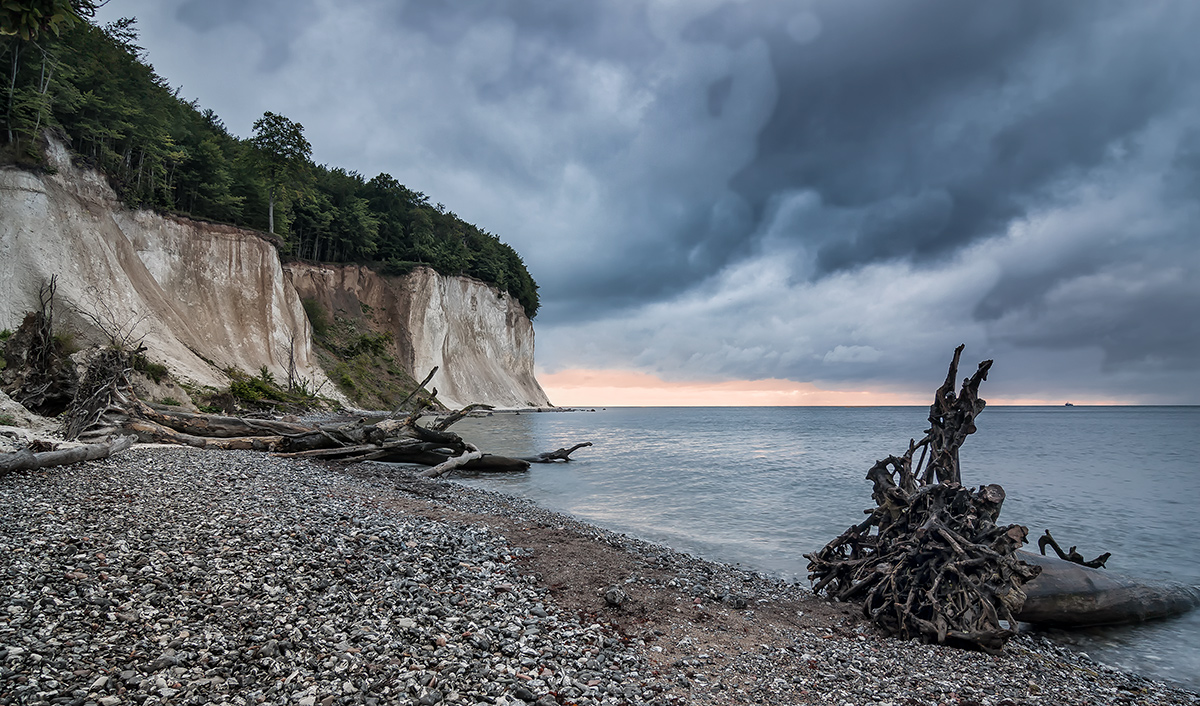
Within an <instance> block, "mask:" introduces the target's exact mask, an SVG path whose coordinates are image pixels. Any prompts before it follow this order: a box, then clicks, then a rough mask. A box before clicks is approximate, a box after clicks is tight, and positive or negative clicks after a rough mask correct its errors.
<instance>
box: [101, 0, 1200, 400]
mask: <svg viewBox="0 0 1200 706" xmlns="http://www.w3.org/2000/svg"><path fill="white" fill-rule="evenodd" d="M125 2H126V6H140V7H141V10H140V11H138V10H134V11H126V10H123V9H122V10H119V11H121V12H130V13H131V14H132V13H136V14H139V17H140V16H141V15H142V13H143V12H144V13H145V15H146V16H147V20H148V22H147V23H146V24H144V25H142V26H143V27H144V28H145V29H146V31H147V36H146V37H144V38H143V41H144V43H145V44H146V46H147V47H148V49H149V51H150V58H151V60H153V61H155V63H156V65H159V64H160V62H161V65H163V66H168V67H170V71H168V72H166V75H167V78H168V80H169V81H170V82H172V83H173V84H178V83H180V82H182V83H183V84H184V86H185V87H186V88H187V89H188V90H189V91H196V93H195V94H189V95H195V97H198V98H199V99H200V102H201V104H203V105H211V106H213V107H214V108H217V110H218V113H220V114H221V115H222V116H223V117H226V118H227V119H228V118H229V116H230V115H234V116H236V117H235V118H234V119H231V120H230V124H231V125H233V126H234V128H235V131H238V132H239V133H241V134H245V133H246V132H248V129H249V125H250V124H251V123H252V121H253V118H254V117H256V116H257V115H261V113H262V111H263V110H273V111H276V112H282V113H284V114H286V115H288V116H289V117H292V118H293V119H297V120H300V121H302V122H303V123H304V125H305V127H306V128H307V130H308V135H309V138H310V140H311V141H312V142H313V145H314V153H315V154H316V155H317V159H318V160H319V161H324V162H329V163H331V164H335V165H338V166H344V167H346V168H348V169H355V170H358V171H361V172H363V173H364V174H368V175H373V174H375V173H379V172H389V173H392V174H393V175H394V176H396V177H397V178H398V179H400V180H401V181H402V182H403V183H406V184H408V185H409V186H410V187H413V188H416V189H419V190H422V191H425V192H426V193H428V194H429V195H430V196H431V197H432V198H433V200H434V201H442V202H444V203H446V204H447V205H448V206H449V207H450V208H452V209H453V210H455V211H456V212H457V213H459V214H460V215H462V216H463V217H464V218H467V219H468V220H470V221H473V222H475V223H478V224H479V225H481V226H482V227H484V228H486V229H488V230H490V231H492V232H495V233H497V234H498V235H499V236H500V237H501V238H503V239H504V240H506V241H507V242H510V243H512V244H513V245H514V246H515V247H516V248H517V249H518V251H519V252H520V253H521V254H522V257H523V258H524V259H525V261H526V262H527V263H528V264H529V266H530V268H531V271H532V273H533V275H534V276H535V277H536V278H537V280H538V282H539V284H540V285H541V295H542V300H543V309H542V312H541V314H539V317H538V320H537V325H538V335H539V361H540V363H541V364H542V365H543V366H545V367H547V368H550V369H563V368H567V367H579V366H588V367H596V368H606V367H607V368H635V369H638V370H642V371H647V372H654V373H656V374H659V375H661V376H663V377H670V378H674V379H684V378H687V379H710V378H714V377H715V378H721V377H725V378H729V377H734V378H737V377H743V378H744V377H777V378H789V379H792V380H798V381H817V382H821V383H827V384H830V385H837V386H854V385H862V384H879V385H890V386H892V388H893V389H898V387H903V386H906V385H909V386H911V385H914V384H915V385H918V386H919V387H920V389H924V386H925V384H926V383H927V381H928V380H927V378H928V372H929V370H930V367H931V366H930V361H939V365H940V361H941V360H942V359H943V358H944V357H945V355H946V352H947V351H949V350H951V349H952V348H953V346H954V345H956V344H957V343H959V342H964V341H965V342H967V343H968V345H969V346H970V350H971V351H974V352H975V353H976V354H978V355H979V356H980V357H984V356H995V357H998V362H997V368H996V370H997V375H998V376H999V377H998V378H997V383H996V385H997V387H1002V386H1005V385H1007V386H1008V387H1006V388H1005V392H1004V394H1006V395H1010V396H1022V395H1023V396H1027V397H1029V396H1037V395H1040V394H1043V393H1045V394H1052V393H1053V394H1060V393H1059V392H1058V391H1059V390H1061V391H1062V393H1061V394H1063V395H1064V396H1065V395H1067V393H1069V392H1070V391H1071V390H1073V389H1081V388H1087V389H1090V390H1095V391H1096V394H1097V395H1104V394H1109V395H1118V394H1120V395H1126V397H1127V398H1128V399H1138V400H1142V401H1188V402H1200V331H1198V330H1197V326H1198V324H1197V323H1196V320H1197V317H1195V316H1194V315H1190V314H1189V310H1190V309H1191V308H1194V306H1195V302H1197V301H1200V289H1198V286H1200V285H1197V284H1195V283H1198V282H1200V247H1198V246H1197V242H1198V240H1200V236H1198V235H1197V233H1196V227H1195V226H1194V225H1193V224H1195V223H1197V222H1200V129H1197V128H1196V127H1195V115H1198V114H1200V78H1197V77H1200V49H1198V48H1197V42H1196V41H1195V37H1196V36H1197V35H1200V5H1197V4H1195V3H1191V2H1187V1H1185V0H1162V1H1156V0H1146V1H1144V2H1138V3H1128V2H1112V1H1110V0H1098V1H1096V2H1086V3H1084V2H1077V3H1068V2H1044V1H1035V0H1011V1H1006V2H990V3H963V2H952V1H950V0H940V1H939V0H879V1H870V2H868V1H866V0H744V1H742V2H727V3H722V2H720V0H689V1H688V2H649V1H648V0H578V1H574V2H557V1H552V0H539V1H534V0H499V1H497V2H469V1H467V0H451V1H449V2H388V1H384V0H355V1H354V2H345V3H333V2H332V1H331V0H304V2H303V3H299V4H296V3H282V2H277V1H275V0H264V1H262V2H232V1H231V0H208V1H204V2H201V1H200V0H160V1H155V2H152V1H151V0H125ZM112 11H113V12H117V11H118V10H112ZM180 23H182V25H181V24H180ZM260 45H261V46H260ZM213 48H217V49H216V50H214V49H213ZM206 50H207V51H206ZM255 64H257V65H255ZM214 77H215V78H214ZM222 101H224V102H223V103H222ZM238 128H240V130H239V129H238ZM1006 361H1007V363H1008V364H1007V365H1005V362H1006ZM933 367H937V366H933ZM1002 371H1003V373H1004V374H1003V375H1000V373H1001V372H1002ZM1004 380H1008V382H1004ZM1067 398H1068V399H1070V398H1075V399H1078V398H1079V396H1078V395H1070V396H1068V397H1067Z"/></svg>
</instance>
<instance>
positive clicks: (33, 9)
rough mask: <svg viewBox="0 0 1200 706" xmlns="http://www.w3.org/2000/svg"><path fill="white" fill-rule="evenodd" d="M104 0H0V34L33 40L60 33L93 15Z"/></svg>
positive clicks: (27, 40) (105, 0)
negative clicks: (45, 34)
mask: <svg viewBox="0 0 1200 706" xmlns="http://www.w3.org/2000/svg"><path fill="white" fill-rule="evenodd" d="M105 2H107V0H103V2H95V1H94V0H0V35H5V36H9V37H14V36H15V37H20V38H21V39H22V40H24V41H26V42H29V41H35V40H37V38H38V37H39V36H40V35H42V34H43V33H49V34H53V35H54V36H56V37H57V36H59V35H60V34H62V31H63V30H64V29H68V28H70V27H73V26H75V24H76V23H78V22H82V21H83V20H84V18H87V17H95V15H96V8H97V7H99V6H101V5H103V4H104V3H105Z"/></svg>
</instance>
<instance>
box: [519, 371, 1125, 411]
mask: <svg viewBox="0 0 1200 706" xmlns="http://www.w3.org/2000/svg"><path fill="white" fill-rule="evenodd" d="M537 377H538V381H539V382H541V384H542V389H544V390H545V391H546V394H547V395H548V396H549V397H550V401H551V402H553V403H554V404H555V405H558V406H559V407H887V406H911V405H918V406H924V405H928V404H929V403H930V401H931V397H932V391H931V392H928V393H925V394H920V395H914V394H909V393H903V392H889V391H883V390H825V389H821V388H819V387H817V386H816V385H813V384H812V383H807V382H795V381H793V380H778V379H768V380H727V381H723V382H700V381H684V382H670V381H666V380H662V379H660V378H658V377H656V376H654V375H648V374H646V373H637V372H632V371H628V370H584V369H572V370H562V371H559V372H557V373H540V374H538V376H537ZM987 399H988V402H989V403H990V404H994V405H1052V406H1059V405H1062V404H1063V402H1064V400H1045V399H1032V398H987ZM1081 403H1083V404H1098V405H1104V404H1129V403H1128V402H1120V401H1109V400H1105V401H1099V400H1081Z"/></svg>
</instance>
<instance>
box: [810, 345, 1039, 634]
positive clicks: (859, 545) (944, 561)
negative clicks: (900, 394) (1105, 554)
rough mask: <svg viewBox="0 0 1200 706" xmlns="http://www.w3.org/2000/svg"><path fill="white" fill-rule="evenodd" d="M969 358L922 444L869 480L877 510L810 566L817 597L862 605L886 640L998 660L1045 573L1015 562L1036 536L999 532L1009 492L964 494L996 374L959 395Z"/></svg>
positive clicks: (875, 469) (933, 411) (1011, 529)
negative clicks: (986, 392)
mask: <svg viewBox="0 0 1200 706" xmlns="http://www.w3.org/2000/svg"><path fill="white" fill-rule="evenodd" d="M962 351H963V346H959V347H958V348H956V349H955V351H954V358H953V360H952V361H951V363H950V370H949V373H948V374H947V376H946V381H945V382H944V383H943V384H942V386H941V387H940V388H938V390H937V393H936V394H935V398H934V402H933V405H932V406H931V407H930V410H929V423H930V427H929V429H928V430H926V432H925V436H924V438H922V439H921V441H919V442H917V441H914V440H910V441H909V447H908V450H907V451H906V452H905V453H904V454H903V455H901V456H888V457H887V458H886V459H884V460H882V461H878V462H877V463H876V464H875V465H874V466H872V467H871V469H870V470H869V471H868V472H867V476H866V477H867V480H870V481H871V482H872V483H873V485H874V489H873V491H872V498H873V499H874V500H875V504H876V506H875V507H874V508H870V509H868V510H865V511H864V512H866V514H867V518H866V519H865V520H863V521H862V522H860V523H859V524H857V525H855V526H853V527H850V528H849V529H847V530H846V531H845V532H844V533H842V534H841V535H840V536H839V537H837V538H836V539H834V540H833V541H832V542H830V543H829V544H827V545H826V546H825V547H824V548H822V549H821V550H820V551H817V552H813V553H811V554H806V555H805V557H806V558H807V559H808V560H809V565H808V570H809V579H810V580H811V581H813V582H814V587H813V590H814V591H815V592H817V593H824V594H825V595H827V596H829V597H831V598H834V599H836V600H839V601H851V600H854V601H861V603H862V611H863V614H864V615H865V616H866V617H868V618H869V619H870V620H871V621H872V623H874V624H875V625H876V626H877V627H878V628H879V629H880V630H881V631H883V632H884V633H885V634H888V635H894V636H898V637H901V638H905V639H908V638H920V639H921V640H923V641H925V642H936V643H939V644H947V645H954V646H960V647H969V648H975V649H980V650H984V651H986V652H992V653H995V652H999V651H1000V650H1002V649H1003V647H1004V644H1005V642H1007V641H1008V640H1009V639H1010V638H1011V637H1013V635H1015V634H1016V632H1015V628H1016V625H1017V621H1016V619H1015V617H1014V616H1015V615H1016V614H1017V613H1018V612H1020V609H1021V606H1022V605H1023V603H1024V602H1025V593H1024V592H1023V591H1022V589H1021V586H1022V585H1023V584H1025V583H1026V582H1028V581H1030V580H1031V579H1033V578H1034V577H1036V576H1037V575H1038V573H1039V572H1040V571H1041V569H1040V567H1037V566H1032V565H1030V564H1028V563H1025V562H1023V561H1021V560H1020V559H1019V558H1018V556H1017V554H1016V551H1017V549H1018V548H1019V547H1020V546H1021V545H1023V544H1024V543H1025V541H1026V537H1027V535H1028V530H1027V529H1026V528H1025V527H1023V526H1021V525H1015V524H1014V525H998V524H996V521H997V519H998V517H999V515H1000V509H1001V506H1002V505H1003V503H1004V497H1005V495H1004V489H1003V488H1002V487H1000V486H999V485H994V484H993V485H985V486H980V487H979V488H977V489H974V490H972V489H970V488H966V487H963V485H962V478H961V468H960V465H959V456H958V452H959V448H960V447H961V446H962V444H963V442H964V441H965V440H966V438H967V436H969V435H970V434H972V433H974V432H975V431H976V427H975V418H976V417H977V416H978V415H979V414H980V413H981V412H982V411H983V409H984V407H985V406H986V402H985V401H984V400H982V399H980V398H979V385H980V383H982V382H983V381H984V380H986V379H987V373H988V370H989V368H991V365H992V361H990V360H986V361H983V362H982V363H980V364H979V368H978V370H976V372H975V373H974V374H973V375H972V376H971V377H970V378H967V379H965V380H963V382H962V387H961V389H960V391H959V392H958V394H955V383H956V379H957V376H958V364H959V359H960V357H961V355H962ZM918 450H920V456H919V457H918V458H917V459H916V460H915V463H914V456H915V455H916V453H917V451H918Z"/></svg>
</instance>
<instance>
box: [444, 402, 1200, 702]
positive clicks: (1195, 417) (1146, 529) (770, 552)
mask: <svg viewBox="0 0 1200 706" xmlns="http://www.w3.org/2000/svg"><path fill="white" fill-rule="evenodd" d="M927 416H928V408H927V407H678V408H671V407H645V408H605V409H600V408H597V409H595V410H594V411H593V410H585V411H572V412H542V413H533V412H529V413H521V414H495V415H493V416H491V417H483V418H472V419H465V420H463V421H460V422H459V423H458V424H457V425H456V426H455V427H454V430H455V431H457V432H458V433H459V434H461V435H462V436H463V437H464V438H465V439H467V440H468V441H471V442H473V443H475V444H476V445H478V446H479V447H480V448H482V449H485V450H487V451H489V452H491V453H498V454H507V455H513V456H529V455H534V454H536V453H539V452H542V451H552V450H554V449H557V448H560V447H567V446H571V445H574V444H576V443H579V442H583V441H590V442H592V444H593V446H591V447H590V448H584V449H580V450H579V451H577V452H575V454H574V456H573V457H574V459H576V460H574V461H572V462H571V463H556V464H545V465H538V464H535V465H534V466H533V468H531V469H530V471H529V472H528V473H514V474H474V475H466V476H460V477H459V478H458V481H459V482H462V483H464V484H466V485H470V486H474V487H479V488H485V489H488V490H493V491H499V492H503V493H507V494H510V495H516V496H522V497H526V498H529V499H531V500H533V501H535V502H537V503H538V504H539V505H541V506H543V507H547V508H550V509H553V510H557V511H560V512H563V513H566V514H569V515H572V516H574V517H577V518H580V519H583V520H586V521H588V522H591V523H593V524H596V525H600V526H602V527H605V528H608V529H611V530H614V531H617V532H622V533H626V534H628V535H631V536H635V537H638V538H641V539H645V540H648V541H652V542H656V543H660V544H664V545H667V546H669V547H671V548H673V549H675V550H678V551H683V552H687V553H691V554H694V555H697V556H700V557H704V558H706V559H711V560H715V561H721V562H727V563H731V564H738V565H740V566H742V567H743V568H746V569H750V570H755V571H759V572H761V573H765V574H768V575H772V576H776V577H780V578H783V579H785V580H788V581H800V582H805V583H807V572H806V565H807V560H806V559H804V557H803V554H805V553H806V552H811V551H814V550H816V549H819V548H820V547H822V546H823V545H824V544H825V543H827V542H828V541H829V540H831V539H833V538H834V537H836V536H837V535H838V534H840V533H841V532H843V531H844V530H845V529H846V528H847V527H849V526H850V525H852V524H855V523H857V522H859V521H860V520H861V518H862V517H863V510H864V509H867V508H870V507H872V506H873V502H872V501H871V484H870V482H868V481H867V480H866V479H865V475H866V472H867V469H868V468H870V467H871V465H872V464H873V463H874V462H875V461H876V460H877V459H881V458H884V457H886V456H887V455H889V454H897V455H899V454H901V453H902V452H903V451H904V450H905V449H907V447H908V443H909V440H910V439H913V438H916V439H920V438H921V437H922V436H923V433H924V430H925V429H926V428H927V427H928V421H927ZM977 427H978V431H977V432H976V433H975V434H974V435H972V436H971V437H970V438H968V439H967V442H966V443H965V444H964V446H963V447H962V450H961V454H960V458H961V464H962V477H963V482H964V484H967V485H983V484H988V483H998V484H1000V485H1001V486H1003V487H1004V489H1005V492H1006V493H1007V500H1006V501H1005V503H1004V507H1003V511H1002V513H1001V515H1000V520H1001V521H1002V522H1005V523H1019V524H1022V525H1025V526H1026V527H1028V529H1029V536H1030V538H1031V539H1033V540H1034V541H1035V542H1036V538H1037V537H1038V536H1040V535H1041V534H1042V532H1043V531H1044V530H1046V529H1050V530H1051V532H1052V533H1053V535H1054V537H1055V539H1057V540H1058V542H1059V544H1061V545H1062V546H1063V548H1064V549H1066V548H1068V547H1070V546H1077V547H1078V551H1079V552H1080V553H1081V554H1083V555H1084V556H1085V557H1086V558H1089V559H1090V558H1092V557H1094V556H1097V555H1099V554H1102V553H1103V552H1111V553H1112V558H1111V559H1109V561H1108V568H1107V570H1108V571H1112V572H1120V573H1125V574H1130V575H1134V576H1139V577H1145V578H1147V579H1156V580H1158V579H1162V580H1174V581H1180V582H1184V583H1188V584H1195V585H1200V407H1086V406H1074V407H1070V406H1064V407H1004V406H990V407H988V408H987V409H986V410H984V412H983V413H982V414H981V415H980V416H979V417H978V419H977ZM1033 550H1034V551H1036V544H1034V545H1033ZM1047 634H1048V635H1049V636H1050V637H1052V638H1053V639H1055V640H1058V641H1061V642H1063V643H1065V644H1067V645H1069V646H1070V647H1072V648H1074V649H1077V650H1080V651H1082V652H1085V653H1087V654H1088V655H1089V656H1090V657H1091V658H1092V659H1094V660H1096V661H1098V662H1101V663H1103V664H1107V665H1109V666H1112V667H1115V668H1117V669H1121V670H1124V671H1128V672H1136V673H1139V674H1143V675H1146V676H1150V677H1153V678H1156V679H1162V680H1165V681H1170V682H1174V683H1176V684H1180V685H1182V686H1184V687H1186V688H1188V689H1191V690H1193V691H1200V611H1194V612H1192V613H1190V614H1188V615H1185V616H1182V617H1177V618H1170V619H1166V620H1161V621H1156V622H1151V623H1146V624H1142V625H1137V626H1127V627H1109V628H1093V629H1087V630H1079V631H1061V630H1055V631H1047Z"/></svg>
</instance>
